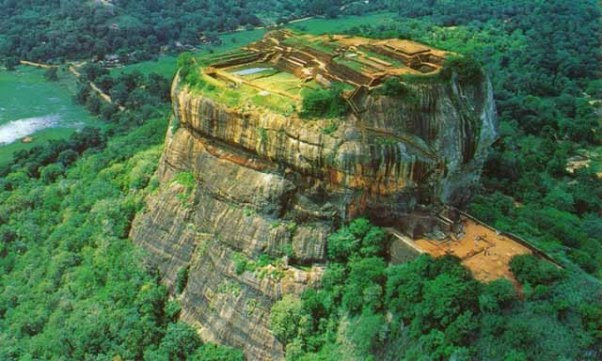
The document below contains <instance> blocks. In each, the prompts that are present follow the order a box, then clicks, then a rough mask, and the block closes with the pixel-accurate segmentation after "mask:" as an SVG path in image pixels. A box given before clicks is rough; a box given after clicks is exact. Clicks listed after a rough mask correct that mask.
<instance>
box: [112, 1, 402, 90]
mask: <svg viewBox="0 0 602 361" xmlns="http://www.w3.org/2000/svg"><path fill="white" fill-rule="evenodd" d="M395 16H396V14H395V13H390V12H382V13H374V14H369V15H366V16H343V17H339V18H337V19H321V18H315V19H309V20H305V21H301V22H297V23H294V24H291V25H290V26H289V28H291V29H293V30H298V31H303V32H307V33H310V34H315V35H321V34H325V33H340V32H342V31H344V30H348V29H350V28H352V27H354V26H360V25H378V24H386V23H388V22H391V21H395V20H394V19H395ZM265 33H266V30H265V29H254V30H247V31H238V32H233V33H227V34H222V35H221V36H220V38H221V39H222V44H221V45H220V46H215V47H212V48H211V49H212V51H214V52H222V51H227V50H231V49H235V48H238V47H240V46H244V45H246V44H249V43H252V42H254V41H257V40H259V39H261V37H262V36H263V35H264V34H265ZM208 53H209V49H208V48H204V49H202V50H199V51H198V52H196V53H195V54H196V55H203V54H208ZM176 60H177V56H174V55H164V56H161V57H159V58H158V59H157V60H155V61H145V62H142V63H137V64H131V65H126V66H123V67H119V68H114V69H112V70H111V73H112V74H113V75H116V74H120V73H123V72H131V71H134V70H138V71H140V72H142V73H144V74H148V73H152V72H155V73H159V74H161V75H163V76H165V77H167V78H171V77H173V75H174V74H175V72H176Z"/></svg>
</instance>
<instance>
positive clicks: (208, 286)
mask: <svg viewBox="0 0 602 361" xmlns="http://www.w3.org/2000/svg"><path fill="white" fill-rule="evenodd" d="M410 87H411V88H412V90H413V92H414V93H415V95H416V96H415V98H413V99H414V100H412V101H409V100H404V99H400V98H396V97H389V96H383V95H376V94H369V95H368V96H366V97H364V98H363V99H362V104H360V105H361V108H362V109H365V111H364V112H363V113H359V114H354V113H350V114H349V115H348V116H347V117H345V118H344V119H339V120H335V121H334V122H335V123H334V125H335V127H336V130H335V131H332V128H333V123H332V122H333V121H332V120H320V119H318V120H311V121H309V120H304V119H300V118H299V117H298V116H297V115H296V114H289V115H285V114H279V113H276V112H273V111H269V110H267V109H264V108H260V107H256V106H253V105H252V104H243V105H242V106H240V107H237V108H229V107H227V106H225V105H223V104H220V103H219V102H217V101H215V100H212V99H211V98H210V97H207V96H205V95H204V94H203V93H202V92H198V91H195V90H191V89H190V88H189V87H188V86H187V85H185V84H183V83H181V82H180V81H179V79H178V78H177V77H176V80H175V81H174V85H173V89H172V98H173V107H174V117H173V119H172V127H170V130H169V131H168V134H167V140H166V146H165V151H164V154H163V157H162V159H161V164H160V167H159V170H158V176H159V179H160V182H161V187H160V189H159V190H158V191H157V192H156V193H155V194H153V195H152V196H151V197H150V198H149V199H148V204H147V207H146V211H145V213H144V214H142V215H140V216H139V217H137V219H136V221H135V224H134V227H133V229H132V233H131V237H132V239H133V240H134V242H136V243H138V244H140V245H142V247H143V248H145V249H146V250H147V251H148V257H149V261H150V262H152V263H153V264H156V265H157V266H158V267H159V269H160V271H161V273H162V275H163V277H164V280H165V283H166V284H167V285H168V286H169V288H170V291H171V292H173V293H174V295H176V296H177V297H179V299H180V302H181V305H182V315H181V318H182V319H183V320H185V321H187V322H189V323H191V324H193V325H195V326H196V327H197V328H198V330H199V332H200V334H201V336H202V337H203V339H205V340H210V341H217V342H221V343H226V344H229V345H233V346H237V347H242V348H243V349H244V350H245V353H246V355H247V356H248V358H249V359H250V360H279V359H282V358H283V349H282V346H281V344H280V343H279V342H278V341H277V340H276V339H275V338H274V336H273V335H272V333H271V332H270V331H269V327H268V319H269V309H270V307H271V305H272V304H273V302H274V301H275V300H277V299H279V298H280V297H281V296H282V295H283V294H286V293H297V294H298V293H301V292H302V291H303V289H305V288H306V287H308V286H312V285H315V284H316V283H317V282H319V278H320V275H321V270H322V267H321V266H320V264H321V262H324V261H325V250H326V239H327V237H328V235H329V233H331V232H332V230H333V229H334V228H335V227H337V226H338V225H339V224H341V223H342V222H345V221H347V220H349V219H351V218H353V217H356V216H358V215H367V216H368V217H370V218H371V219H372V220H373V221H375V222H376V223H378V224H382V225H388V226H393V227H397V228H398V229H400V230H402V231H406V232H407V233H416V232H418V233H420V232H424V231H427V230H429V229H431V228H433V227H437V226H438V223H437V217H436V215H434V209H436V208H437V205H442V204H450V205H454V206H461V205H462V204H464V203H465V202H466V201H467V200H468V199H469V197H470V194H471V189H472V188H473V187H474V186H475V185H476V184H477V182H478V179H479V174H480V170H481V167H482V165H483V162H484V160H485V157H486V150H487V147H488V146H489V145H490V144H491V142H492V141H493V139H494V136H495V111H494V105H493V99H492V91H491V86H490V85H489V83H488V82H487V81H482V82H480V83H478V84H462V83H461V82H458V81H457V80H455V79H452V80H451V81H445V82H443V81H432V82H423V83H416V84H411V85H410ZM327 127H329V128H330V131H326V130H325V129H326V128H327ZM182 175H187V176H188V177H189V178H190V179H192V180H193V182H192V183H193V184H187V183H186V182H182V181H178V179H180V178H182ZM185 268H188V279H187V282H186V284H185V287H184V288H183V291H182V292H181V294H178V293H177V292H176V281H177V279H178V273H180V276H181V275H182V274H185V273H184V272H183V271H181V270H183V269H185ZM180 278H181V277H180Z"/></svg>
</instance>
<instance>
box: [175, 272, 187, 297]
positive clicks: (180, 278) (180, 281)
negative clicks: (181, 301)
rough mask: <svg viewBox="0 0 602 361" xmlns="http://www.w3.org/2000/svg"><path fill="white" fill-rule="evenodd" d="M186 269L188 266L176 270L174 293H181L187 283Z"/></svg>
mask: <svg viewBox="0 0 602 361" xmlns="http://www.w3.org/2000/svg"><path fill="white" fill-rule="evenodd" d="M188 269H189V266H185V267H182V268H180V269H179V270H178V274H177V275H176V293H182V292H183V291H184V288H186V284H187V283H188Z"/></svg>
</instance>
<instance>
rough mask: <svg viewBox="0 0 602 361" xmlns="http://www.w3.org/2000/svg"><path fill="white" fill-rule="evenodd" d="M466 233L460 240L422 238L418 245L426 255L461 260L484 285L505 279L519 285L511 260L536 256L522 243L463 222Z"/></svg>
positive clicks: (468, 221)
mask: <svg viewBox="0 0 602 361" xmlns="http://www.w3.org/2000/svg"><path fill="white" fill-rule="evenodd" d="M462 224H463V226H464V234H463V236H462V237H460V238H457V239H452V238H447V239H445V240H442V241H440V240H435V239H428V238H421V239H418V240H415V241H414V243H415V245H416V246H417V247H418V248H420V249H421V250H423V251H425V252H426V253H428V254H430V255H432V256H434V257H439V256H443V255H445V254H452V255H455V256H457V257H459V258H461V259H462V264H463V265H465V266H466V267H467V268H468V269H470V270H471V271H472V273H473V275H474V277H475V278H476V279H478V280H479V281H483V282H489V281H493V280H495V279H498V278H501V277H504V278H507V279H509V280H511V281H513V282H515V283H516V280H515V279H514V276H513V275H512V272H510V267H509V263H510V260H511V259H512V257H514V256H516V255H520V254H531V253H533V252H532V251H531V250H530V249H529V248H527V247H525V246H523V245H522V244H520V243H518V242H516V241H514V240H512V239H510V238H508V237H506V236H503V235H501V234H499V233H497V232H496V231H494V230H492V229H490V228H488V227H485V226H483V225H481V224H479V223H476V222H475V221H473V220H471V219H468V218H464V219H463V220H462Z"/></svg>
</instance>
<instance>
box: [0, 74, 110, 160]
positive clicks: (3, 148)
mask: <svg viewBox="0 0 602 361" xmlns="http://www.w3.org/2000/svg"><path fill="white" fill-rule="evenodd" d="M63 79H64V80H63V81H61V82H48V81H46V79H45V78H44V71H43V70H40V69H34V68H31V67H25V66H21V67H19V68H18V69H17V70H16V71H14V72H6V71H0V101H1V102H0V143H9V144H0V164H6V163H7V162H9V161H10V160H11V159H12V154H13V153H14V152H15V151H17V150H21V149H28V148H31V147H32V146H35V145H37V144H40V143H42V142H44V141H46V140H49V139H60V138H65V137H67V136H69V135H70V134H71V133H73V132H74V131H75V130H76V129H78V128H82V127H84V126H86V125H95V126H100V125H102V123H101V122H100V121H99V120H98V119H97V118H95V117H93V116H91V115H90V114H89V113H88V112H87V110H86V109H85V108H84V107H82V106H80V105H77V104H75V103H74V102H73V101H72V99H71V94H72V92H71V87H72V84H71V82H70V80H69V79H70V77H64V78H63ZM31 134H33V138H34V141H33V142H32V143H29V144H25V143H23V142H21V141H20V139H21V138H23V137H25V136H27V135H31Z"/></svg>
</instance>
